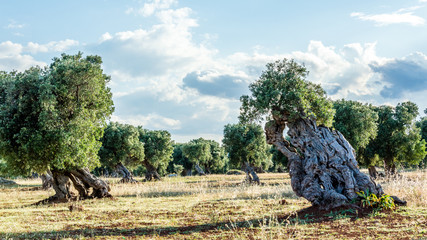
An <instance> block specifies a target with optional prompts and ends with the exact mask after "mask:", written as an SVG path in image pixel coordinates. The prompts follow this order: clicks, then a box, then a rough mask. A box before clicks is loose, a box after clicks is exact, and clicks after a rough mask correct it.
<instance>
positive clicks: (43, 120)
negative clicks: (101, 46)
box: [0, 53, 114, 174]
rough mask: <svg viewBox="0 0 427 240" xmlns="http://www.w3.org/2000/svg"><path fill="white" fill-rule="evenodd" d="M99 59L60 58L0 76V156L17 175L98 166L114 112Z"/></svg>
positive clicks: (106, 80)
mask: <svg viewBox="0 0 427 240" xmlns="http://www.w3.org/2000/svg"><path fill="white" fill-rule="evenodd" d="M101 63H102V61H101V58H100V57H99V56H87V57H86V58H83V56H82V53H78V54H76V55H66V54H62V55H61V57H60V58H54V59H53V63H52V64H50V66H49V67H47V68H45V69H41V68H39V67H33V68H30V69H28V70H26V71H24V72H11V73H5V72H2V73H1V74H0V86H1V87H0V89H1V90H0V154H1V155H2V156H3V157H4V158H5V160H6V162H7V164H8V166H10V168H11V169H13V170H14V171H17V172H19V173H21V174H27V173H28V172H29V171H36V172H44V171H46V170H47V169H48V168H55V169H59V170H70V169H76V168H81V167H89V168H92V167H94V166H97V165H98V164H99V157H98V150H99V148H100V146H101V143H100V141H99V139H100V138H101V137H102V134H103V129H104V128H105V126H106V120H107V119H108V118H109V116H110V115H111V113H112V112H113V110H114V107H113V101H112V94H111V92H110V89H109V88H108V87H107V83H108V82H109V80H110V77H109V76H107V75H105V74H104V73H103V71H102V69H101Z"/></svg>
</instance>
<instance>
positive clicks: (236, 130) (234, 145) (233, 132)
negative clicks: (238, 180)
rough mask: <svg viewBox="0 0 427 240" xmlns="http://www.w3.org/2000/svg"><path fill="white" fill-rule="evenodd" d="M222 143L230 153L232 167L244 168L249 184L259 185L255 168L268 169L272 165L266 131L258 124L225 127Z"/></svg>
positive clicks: (228, 125)
mask: <svg viewBox="0 0 427 240" xmlns="http://www.w3.org/2000/svg"><path fill="white" fill-rule="evenodd" d="M222 143H223V144H224V148H225V150H226V152H227V153H228V158H229V159H230V165H232V166H233V167H237V168H242V169H243V170H244V171H245V172H246V174H247V179H248V180H249V182H252V181H254V182H256V183H259V177H258V176H257V174H256V172H255V171H253V168H254V167H257V168H259V169H262V168H265V169H268V168H269V167H270V166H271V165H272V162H271V156H270V154H269V147H268V145H267V142H266V140H265V134H264V130H263V129H262V127H261V126H259V125H257V124H227V125H225V126H224V138H223V140H222ZM249 174H251V175H252V177H251V176H250V175H249Z"/></svg>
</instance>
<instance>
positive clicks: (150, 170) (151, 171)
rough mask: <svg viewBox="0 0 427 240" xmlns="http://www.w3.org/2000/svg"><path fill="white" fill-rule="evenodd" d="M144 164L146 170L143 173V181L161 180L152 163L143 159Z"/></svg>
mask: <svg viewBox="0 0 427 240" xmlns="http://www.w3.org/2000/svg"><path fill="white" fill-rule="evenodd" d="M144 166H145V168H146V169H147V172H146V173H145V181H151V180H161V177H160V175H159V173H157V170H156V168H155V167H154V166H153V165H151V164H150V163H149V162H147V161H144Z"/></svg>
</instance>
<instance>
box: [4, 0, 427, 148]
mask: <svg viewBox="0 0 427 240" xmlns="http://www.w3.org/2000/svg"><path fill="white" fill-rule="evenodd" d="M176 3H177V2H176V1H174V0H164V1H161V0H153V1H150V2H148V3H146V4H144V5H142V6H141V7H140V8H129V9H128V10H127V11H126V13H127V14H135V15H138V16H140V17H144V18H145V17H149V18H154V20H155V22H156V24H154V25H152V26H150V27H147V28H138V29H133V30H128V31H121V32H106V33H104V34H102V35H101V36H99V39H98V41H97V42H94V43H91V44H82V43H80V42H78V41H76V40H70V39H66V40H63V41H55V42H49V43H45V44H40V43H33V42H30V43H28V44H26V45H22V44H17V43H13V42H10V41H7V42H2V43H0V69H2V70H7V71H10V70H13V69H16V70H20V71H22V70H25V69H27V68H29V67H30V66H32V65H42V66H43V65H46V63H44V62H42V61H39V60H36V59H37V58H36V57H35V56H37V54H40V53H45V54H52V56H55V55H57V54H58V53H60V52H63V51H67V50H70V49H76V48H80V50H82V51H84V52H85V53H87V54H98V55H100V56H102V58H103V61H104V63H103V66H104V69H105V71H106V73H107V74H110V75H111V76H112V81H111V83H110V87H111V88H112V91H113V98H114V103H115V107H116V111H115V113H114V114H113V117H112V119H111V120H112V121H119V122H123V123H129V124H133V125H142V126H143V127H144V128H149V129H165V130H168V131H170V132H171V133H172V136H173V138H174V139H175V140H177V141H188V140H190V139H193V138H198V137H200V136H203V137H207V138H210V139H215V140H217V141H219V140H220V139H221V138H222V132H223V126H224V125H225V124H227V123H236V122H237V117H238V115H239V107H240V102H239V97H240V96H241V95H243V94H248V93H249V91H248V85H249V84H250V83H251V82H253V81H255V80H256V79H257V78H258V77H259V76H260V74H261V73H262V71H263V70H264V68H265V65H266V64H267V63H268V62H273V61H276V60H279V59H283V58H285V57H286V58H293V59H295V60H296V61H298V62H299V63H302V64H305V66H306V67H307V69H308V70H309V71H310V74H309V76H308V79H309V80H310V81H313V82H315V83H319V84H321V85H322V87H323V88H324V89H325V90H326V91H327V93H328V95H329V96H330V97H331V98H333V99H339V98H347V99H352V100H360V101H364V102H370V103H374V104H384V103H390V104H396V103H397V102H401V101H405V100H412V99H413V101H416V102H417V103H418V104H419V105H420V109H424V108H426V107H427V105H426V103H425V96H426V94H427V84H426V83H427V82H426V78H425V77H424V76H427V56H426V55H425V54H423V53H413V54H410V55H408V56H406V57H404V58H399V59H397V58H384V57H381V56H378V54H377V53H376V51H375V49H376V45H377V43H351V44H347V45H344V46H328V45H325V44H324V43H323V42H321V41H314V40H313V41H310V42H309V43H308V46H307V49H306V50H304V51H294V52H287V53H278V54H274V55H272V54H266V53H263V52H262V51H261V50H260V49H259V48H255V50H254V51H253V52H235V53H233V54H230V55H228V56H225V57H224V56H221V57H220V56H219V54H218V52H219V50H218V49H215V48H213V47H210V46H211V44H209V41H210V39H209V37H208V36H209V34H206V36H207V37H206V38H205V39H201V40H199V41H196V40H194V39H195V38H194V36H193V29H194V28H197V27H198V25H199V23H198V20H197V19H196V18H194V17H193V12H192V10H191V9H190V8H185V7H184V8H174V7H175V6H176V5H177V4H176ZM406 13H411V12H406ZM396 14H405V12H401V13H396ZM411 14H412V13H411ZM411 14H409V15H411ZM361 16H365V17H366V16H367V15H364V14H361V15H360V14H355V15H354V17H358V18H360V17H361ZM372 21H373V20H372ZM418 21H419V20H418ZM378 23H380V21H378ZM383 23H384V24H385V22H384V21H383ZM408 23H409V22H408Z"/></svg>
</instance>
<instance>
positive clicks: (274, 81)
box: [240, 59, 334, 126]
mask: <svg viewBox="0 0 427 240" xmlns="http://www.w3.org/2000/svg"><path fill="white" fill-rule="evenodd" d="M266 67H267V69H266V70H265V71H264V72H263V73H262V74H261V76H260V78H259V79H258V80H257V81H255V82H253V83H252V84H250V85H249V89H250V91H251V92H252V95H251V96H246V95H245V96H242V97H241V98H240V101H241V102H242V106H241V108H240V120H241V122H242V123H247V122H252V121H261V120H263V119H264V117H265V116H266V117H267V118H266V120H273V119H274V120H276V121H280V122H282V121H285V122H289V123H292V122H295V121H297V120H299V119H302V118H308V117H314V118H316V120H317V123H318V124H324V125H326V126H331V125H332V119H333V116H334V110H333V108H332V103H331V101H329V100H328V99H327V98H326V93H325V91H324V90H323V89H322V88H321V86H320V85H318V84H314V83H311V82H309V81H307V80H306V77H307V74H308V71H307V69H306V68H305V67H304V66H301V65H299V64H298V63H296V62H295V61H294V60H287V59H283V60H282V61H276V62H274V63H268V64H267V66H266Z"/></svg>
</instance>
